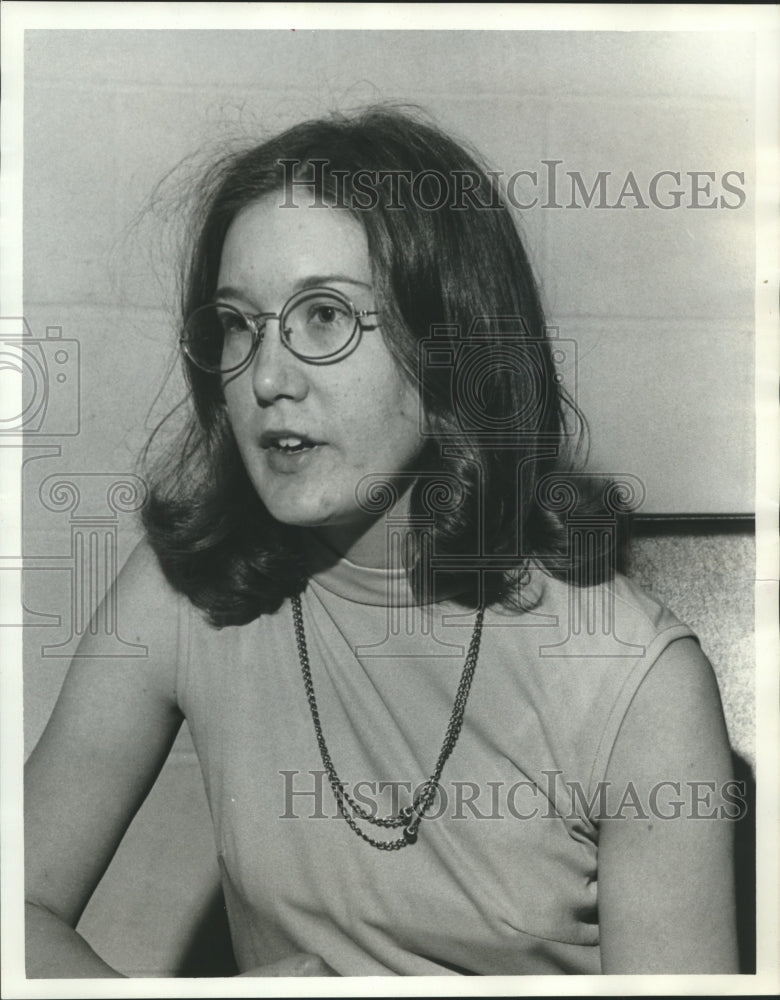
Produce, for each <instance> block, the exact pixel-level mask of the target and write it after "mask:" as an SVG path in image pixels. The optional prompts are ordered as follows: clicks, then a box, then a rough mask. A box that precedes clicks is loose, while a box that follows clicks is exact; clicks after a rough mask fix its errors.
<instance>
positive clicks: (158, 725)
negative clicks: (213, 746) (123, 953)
mask: <svg viewBox="0 0 780 1000" xmlns="http://www.w3.org/2000/svg"><path fill="white" fill-rule="evenodd" d="M115 587H116V588H117V591H118V593H117V604H118V608H119V613H120V621H121V622H122V627H123V631H124V633H125V635H126V637H127V638H128V639H132V640H133V641H135V642H140V643H143V644H145V645H146V646H147V647H148V655H147V656H146V657H140V658H129V657H128V658H124V657H95V658H91V657H90V653H91V643H92V640H91V638H90V636H89V634H87V635H86V636H85V638H84V640H83V641H82V643H81V646H80V647H79V655H78V656H77V657H75V658H74V660H73V662H72V664H71V666H70V668H69V670H68V674H67V677H66V679H65V683H64V685H63V688H62V691H61V693H60V696H59V699H58V701H57V704H56V706H55V709H54V712H53V713H52V716H51V719H50V720H49V723H48V725H47V727H46V729H45V731H44V733H43V736H42V737H41V739H40V742H39V743H38V745H37V746H36V748H35V750H34V751H33V753H32V754H31V756H30V759H29V761H28V763H27V766H26V768H25V849H26V879H25V890H26V891H25V895H26V900H27V905H26V908H25V910H26V936H27V953H26V961H27V975H28V977H31V978H35V977H63V978H64V977H93V976H94V977H100V976H118V975H119V973H117V972H115V971H114V970H113V969H111V968H110V967H109V966H108V965H106V964H105V963H104V962H103V961H102V960H101V959H100V958H99V957H98V956H97V955H96V954H95V953H94V951H92V949H91V948H90V947H89V945H87V943H86V942H85V941H84V939H83V938H81V937H80V936H79V935H78V934H77V933H76V931H75V930H74V928H75V926H76V924H77V922H78V919H79V917H80V915H81V913H82V911H83V909H84V907H85V906H86V904H87V902H88V901H89V898H90V896H91V894H92V892H93V890H94V889H95V887H96V885H97V884H98V882H99V881H100V878H101V877H102V875H103V873H104V872H105V870H106V868H107V867H108V864H109V863H110V861H111V858H112V856H113V854H114V851H115V850H116V847H117V845H118V844H119V841H120V840H121V838H122V836H123V834H124V832H125V830H126V829H127V827H128V825H129V823H130V821H131V820H132V818H133V816H134V814H135V812H136V810H137V809H138V807H139V806H140V805H141V803H142V802H143V800H144V798H145V797H146V794H147V792H148V791H149V789H150V788H151V786H152V784H153V783H154V780H155V778H156V777H157V774H158V773H159V771H160V769H161V767H162V765H163V763H164V761H165V758H166V757H167V755H168V751H169V750H170V747H171V744H172V743H173V740H174V738H175V736H176V733H177V731H178V729H179V726H180V724H181V718H182V717H181V713H180V711H179V709H178V705H177V701H176V691H175V667H176V653H177V614H176V608H177V601H176V597H175V595H174V594H173V592H172V591H171V590H170V588H169V587H168V585H167V584H166V582H165V580H164V578H163V577H162V574H161V573H160V570H159V568H158V567H157V564H156V560H155V559H154V556H153V554H152V553H151V552H150V550H149V549H148V547H147V546H146V544H143V543H142V544H141V545H139V547H138V548H137V549H136V550H135V552H134V553H133V554H132V555H131V557H130V559H129V560H128V563H127V565H126V566H125V567H124V569H123V570H122V573H121V574H120V576H119V578H118V580H117V582H116V584H115Z"/></svg>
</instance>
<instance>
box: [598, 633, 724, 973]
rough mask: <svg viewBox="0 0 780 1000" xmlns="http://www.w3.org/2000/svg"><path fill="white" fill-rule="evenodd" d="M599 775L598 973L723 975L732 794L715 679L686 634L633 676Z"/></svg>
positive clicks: (697, 648) (698, 649)
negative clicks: (602, 814) (637, 678)
mask: <svg viewBox="0 0 780 1000" xmlns="http://www.w3.org/2000/svg"><path fill="white" fill-rule="evenodd" d="M607 779H608V784H609V789H610V795H611V801H610V808H609V811H608V816H607V819H606V820H605V821H604V822H602V824H601V833H600V840H599V923H600V927H601V931H602V960H603V964H604V971H605V972H634V973H639V972H641V973H673V972H680V973H715V972H718V973H729V972H735V971H736V933H735V913H734V895H733V894H734V884H733V859H732V843H733V819H734V818H736V816H735V813H734V811H733V805H734V801H735V792H736V791H737V790H735V788H734V782H733V780H732V773H731V755H730V748H729V742H728V735H727V732H726V726H725V722H724V719H723V712H722V709H721V703H720V695H719V692H718V685H717V680H716V678H715V673H714V671H713V669H712V666H711V665H710V663H709V661H708V659H707V657H706V656H705V655H704V653H703V652H702V651H701V649H700V648H699V645H698V643H697V642H696V641H695V640H694V639H692V638H682V639H678V640H676V641H674V642H672V643H670V645H669V646H668V647H667V648H666V649H665V650H664V651H663V652H662V653H661V655H660V656H659V658H658V660H657V661H656V663H655V664H654V666H653V668H652V669H651V670H650V671H649V672H648V674H647V676H646V677H645V678H644V680H643V681H642V683H641V684H640V686H639V688H638V689H637V691H636V694H635V696H634V698H633V700H632V702H631V704H630V706H629V708H628V710H627V712H626V715H625V718H624V720H623V724H622V726H621V729H620V731H619V733H618V736H617V739H616V741H615V745H614V748H613V752H612V756H611V758H610V762H609V765H608V768H607Z"/></svg>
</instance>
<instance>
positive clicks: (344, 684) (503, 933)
mask: <svg viewBox="0 0 780 1000" xmlns="http://www.w3.org/2000/svg"><path fill="white" fill-rule="evenodd" d="M326 562H327V560H323V565H322V566H320V567H319V568H318V569H317V568H315V571H314V573H313V575H312V577H311V579H310V582H309V584H308V586H307V588H306V590H305V591H304V593H303V594H302V606H303V617H304V624H305V630H306V638H307V644H308V650H309V658H310V662H311V672H312V680H313V684H314V690H315V694H316V700H317V705H318V708H319V716H320V721H321V725H322V730H323V733H324V736H325V740H326V742H327V747H328V751H329V753H330V756H331V759H332V761H333V764H334V766H335V768H336V770H337V772H338V775H339V777H340V779H341V780H342V781H343V782H344V784H345V785H346V786H347V788H348V790H349V791H350V792H352V793H353V796H354V797H355V798H356V799H357V800H358V801H359V802H360V803H361V804H362V805H363V807H364V808H366V809H367V810H369V811H372V812H373V813H374V814H376V815H380V816H386V815H388V814H391V813H394V812H396V811H397V810H398V809H399V808H401V807H403V806H405V805H407V804H408V803H409V802H410V801H411V798H412V796H413V794H414V792H415V790H416V789H418V788H419V786H420V785H421V784H422V782H423V781H425V779H426V778H428V777H430V775H431V774H432V773H433V771H434V768H435V765H436V760H437V758H438V755H439V752H440V750H441V746H442V741H443V738H444V734H445V731H446V729H447V725H448V723H449V720H450V716H451V713H452V709H453V702H454V698H455V694H456V691H457V689H458V684H459V681H460V677H461V673H462V669H463V664H464V659H465V655H466V651H467V649H468V645H469V641H470V639H471V635H472V630H473V625H474V619H475V612H474V611H471V612H469V611H468V610H467V609H464V608H463V607H461V606H459V605H456V604H454V603H449V602H443V603H439V604H429V605H423V606H419V605H415V604H414V603H413V602H412V600H411V597H410V595H409V593H408V589H407V588H406V582H405V578H404V577H403V575H402V574H398V573H393V572H386V571H383V570H373V569H366V568H363V567H358V566H355V565H353V564H351V563H349V562H347V561H346V560H340V561H338V562H336V563H335V564H333V565H329V566H328V565H325V563H326ZM531 586H532V587H534V588H537V593H536V596H537V597H538V598H539V600H538V603H537V604H536V606H535V607H533V609H532V610H530V611H526V612H523V613H516V612H515V613H509V612H506V611H504V610H502V609H498V610H497V609H495V608H488V609H487V611H486V613H485V619H484V627H483V632H482V643H481V650H480V654H479V661H478V664H477V667H476V671H475V674H474V678H473V683H472V687H471V693H470V695H469V699H468V703H467V706H466V710H465V716H464V720H463V727H462V730H461V733H460V736H459V739H458V741H457V744H456V746H455V749H454V751H453V753H452V755H451V757H450V758H449V760H448V761H447V763H446V765H445V767H444V772H443V775H442V779H441V790H440V793H439V795H438V796H437V798H436V800H435V802H434V805H433V808H432V810H431V814H430V815H429V816H428V817H427V818H425V819H424V820H423V822H422V824H421V826H420V828H419V831H418V840H417V842H416V843H415V844H413V845H410V846H407V847H405V848H403V849H401V850H377V849H376V848H374V847H372V846H371V845H369V844H367V843H365V842H364V841H363V840H361V839H360V838H359V837H358V836H356V834H355V833H354V832H353V831H352V830H351V829H350V828H349V827H348V825H347V823H346V822H345V821H344V819H343V818H341V817H340V816H339V814H338V812H337V809H336V803H335V799H334V796H333V792H332V790H331V787H330V784H329V782H328V779H327V777H326V776H325V774H324V769H323V764H322V759H321V756H320V751H319V748H318V746H317V742H316V738H315V732H314V725H313V722H312V718H311V711H310V707H309V704H308V702H307V696H306V691H305V688H304V683H303V678H302V673H301V667H300V662H299V656H298V651H297V647H296V641H295V634H294V630H293V619H292V612H291V606H290V602H289V601H285V602H284V604H283V605H282V607H281V608H280V609H279V611H278V612H276V613H274V614H270V615H263V616H261V617H260V618H258V619H257V620H255V621H254V622H252V623H250V624H248V625H243V626H240V627H229V628H225V629H222V630H216V629H213V628H211V627H210V626H209V625H207V624H206V623H205V622H204V621H203V620H202V618H201V617H200V615H199V614H198V613H197V612H196V611H195V610H194V609H192V607H191V605H190V604H189V602H186V601H183V602H182V611H181V621H180V629H181V637H180V638H181V641H180V650H181V652H180V662H179V664H178V695H179V701H180V704H181V707H182V709H183V711H184V714H185V716H186V718H187V721H188V724H189V727H190V730H191V733H192V737H193V741H194V744H195V748H196V751H197V754H198V758H199V760H200V766H201V769H202V773H203V778H204V781H205V785H206V791H207V796H208V801H209V806H210V810H211V815H212V819H213V823H214V830H215V836H216V843H217V852H218V858H219V865H220V871H221V876H222V884H223V888H224V894H225V900H226V905H227V911H228V918H229V922H230V928H231V934H232V939H233V945H234V950H235V954H236V959H237V962H238V965H239V968H241V969H248V968H250V967H252V966H256V965H261V964H264V963H267V962H273V961H276V960H277V959H280V958H283V957H285V956H286V955H289V954H291V953H292V952H296V951H305V952H309V953H315V954H317V955H320V956H321V957H322V958H323V959H324V960H325V962H327V963H328V965H330V966H331V967H332V968H333V969H334V970H335V972H336V973H338V974H339V975H354V976H373V975H394V974H395V975H442V974H466V975H517V974H521V975H522V974H544V973H548V974H561V973H570V974H598V973H600V971H601V967H600V952H599V927H598V918H597V902H598V840H599V831H598V820H597V818H595V817H594V816H593V815H591V813H592V811H593V803H594V801H595V795H596V793H597V792H598V788H599V782H602V781H603V780H604V777H605V772H606V768H607V764H608V761H609V758H610V753H611V750H612V747H613V745H614V742H615V739H616V737H617V734H618V731H619V729H620V725H621V721H622V719H623V718H624V716H625V713H626V711H627V709H628V707H629V705H630V703H631V699H632V698H633V696H634V694H635V692H636V691H637V688H638V687H639V685H640V684H641V682H642V679H643V678H644V677H645V676H646V674H647V672H648V671H649V670H650V669H651V668H652V666H653V663H654V662H655V660H656V659H657V657H658V655H659V654H660V653H661V652H662V650H663V649H664V648H665V647H666V646H667V645H668V644H669V643H670V642H672V641H674V640H675V639H678V638H680V637H683V636H690V635H692V633H691V631H690V630H689V629H688V627H687V626H685V625H683V624H681V623H680V622H679V621H678V620H677V619H676V618H675V617H674V616H673V615H672V613H671V612H670V611H668V610H667V609H666V608H664V607H663V606H662V605H660V604H659V603H658V602H657V601H656V600H655V599H654V598H653V597H651V596H650V595H649V594H647V593H645V592H644V591H643V590H641V589H640V588H639V587H638V586H636V585H635V584H633V583H632V582H631V581H629V580H627V579H626V578H624V577H622V576H620V575H618V576H617V577H616V578H615V579H614V580H613V581H611V582H610V583H607V584H603V585H600V586H594V587H590V588H584V589H579V588H576V587H570V586H568V585H567V584H565V583H562V582H559V581H557V580H554V579H552V578H550V577H548V576H546V575H545V574H543V573H541V571H538V570H537V571H533V572H532V579H531ZM360 826H361V828H362V829H363V830H365V831H366V832H367V834H368V835H370V836H372V837H374V838H375V839H377V840H394V839H397V838H398V837H399V836H400V835H401V831H400V830H398V829H390V830H383V829H381V828H380V827H377V826H374V825H370V824H367V823H361V824H360Z"/></svg>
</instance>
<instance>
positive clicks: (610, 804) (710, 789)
mask: <svg viewBox="0 0 780 1000" xmlns="http://www.w3.org/2000/svg"><path fill="white" fill-rule="evenodd" d="M541 773H542V777H543V780H542V781H540V782H535V781H531V780H530V779H528V778H520V779H518V780H517V781H512V782H508V781H506V780H497V781H482V782H476V781H457V780H451V781H448V782H439V783H438V784H437V785H436V795H435V797H434V800H433V803H432V806H431V808H430V809H428V810H426V811H425V819H426V820H430V819H441V818H442V817H446V818H448V819H452V820H465V819H471V820H497V819H509V820H526V821H528V820H536V819H553V820H556V819H557V820H561V819H563V820H570V821H576V820H578V819H582V817H583V816H586V817H588V818H590V819H591V820H593V821H602V820H623V819H624V820H630V819H634V820H645V821H652V820H656V819H657V820H676V819H681V818H682V819H699V820H741V819H743V818H744V817H745V816H746V815H747V811H748V806H747V798H746V795H747V791H746V786H745V782H744V781H737V780H736V779H730V780H728V781H725V782H722V783H717V782H715V781H711V780H696V781H694V780H688V781H679V780H673V779H663V780H661V781H657V782H655V783H654V784H652V785H649V786H646V785H643V784H639V783H636V784H635V783H634V782H631V781H629V782H627V783H626V784H625V785H624V786H617V785H615V784H614V783H613V782H610V781H604V780H602V781H599V782H597V783H596V785H594V787H593V788H592V789H590V790H588V789H585V788H584V787H583V786H582V785H581V784H580V782H578V781H568V780H566V779H564V778H563V772H562V771H560V770H555V769H551V770H546V771H542V772H541ZM279 778H280V782H279V791H280V796H279V800H280V805H281V806H282V808H281V810H280V812H279V814H278V817H279V819H339V818H341V817H342V814H341V812H340V811H339V807H338V806H337V803H336V799H335V797H334V795H333V792H332V790H331V788H330V785H329V783H328V780H327V774H326V772H325V771H324V770H310V771H299V770H295V769H291V770H281V771H279ZM429 784H430V779H427V780H426V781H422V782H419V783H418V784H417V785H416V786H415V784H414V783H413V782H411V781H376V780H360V781H356V782H355V783H354V784H352V785H351V786H348V783H346V782H345V783H344V786H345V789H346V788H348V790H349V793H350V795H351V797H352V799H353V800H354V801H355V802H356V803H357V805H358V806H360V808H361V809H363V810H364V811H365V812H366V813H367V814H368V815H369V816H370V817H371V818H372V819H375V818H377V817H378V816H384V815H393V816H395V815H398V813H399V812H400V811H401V810H402V809H404V808H406V807H408V806H409V805H410V804H411V803H415V802H419V801H420V800H421V798H422V796H423V793H424V792H425V789H426V788H427V787H428V785H429ZM342 806H343V808H349V807H348V806H346V805H344V804H343V803H342Z"/></svg>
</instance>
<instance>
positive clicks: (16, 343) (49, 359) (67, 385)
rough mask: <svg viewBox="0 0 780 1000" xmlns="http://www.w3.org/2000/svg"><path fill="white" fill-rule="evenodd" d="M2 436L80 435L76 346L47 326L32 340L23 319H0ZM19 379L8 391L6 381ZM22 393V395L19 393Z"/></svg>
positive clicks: (75, 341)
mask: <svg viewBox="0 0 780 1000" xmlns="http://www.w3.org/2000/svg"><path fill="white" fill-rule="evenodd" d="M0 373H1V374H2V376H3V382H4V383H6V384H5V386H4V391H3V393H2V400H3V402H2V403H0V434H1V435H19V434H24V435H36V436H41V437H43V436H47V437H48V436H68V435H75V434H78V433H79V423H80V395H81V380H80V354H79V342H78V341H77V340H73V339H70V338H66V337H63V336H62V327H60V326H47V327H46V334H45V336H44V337H42V338H41V337H34V336H33V333H32V330H31V329H30V327H29V324H28V323H27V321H26V320H25V319H24V318H23V317H0ZM11 379H16V380H18V382H17V386H16V387H14V389H12V387H11V384H10V380H11ZM19 389H21V393H19Z"/></svg>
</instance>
